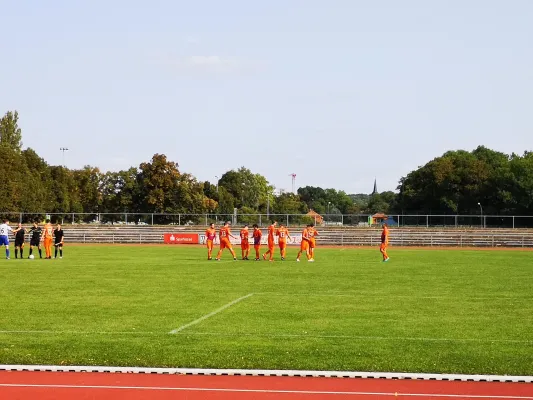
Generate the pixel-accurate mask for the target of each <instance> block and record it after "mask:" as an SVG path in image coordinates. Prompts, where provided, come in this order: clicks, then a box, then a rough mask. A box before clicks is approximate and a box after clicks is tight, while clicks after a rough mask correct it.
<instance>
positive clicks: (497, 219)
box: [3, 212, 533, 228]
mask: <svg viewBox="0 0 533 400" xmlns="http://www.w3.org/2000/svg"><path fill="white" fill-rule="evenodd" d="M3 214H4V216H6V217H8V218H9V220H10V221H11V222H16V221H18V222H22V223H30V222H33V221H36V220H37V221H43V220H44V219H46V218H49V219H51V220H52V222H54V223H57V222H59V223H63V224H97V225H102V224H104V225H178V226H190V225H196V226H207V225H209V224H211V223H215V224H220V223H222V222H223V221H231V222H232V223H233V224H245V223H246V224H249V225H252V224H258V225H259V226H265V225H267V224H268V223H269V222H270V220H272V219H275V220H277V221H278V222H279V223H283V224H286V225H287V226H303V225H306V224H308V223H314V224H315V225H317V226H360V227H367V226H371V225H378V224H379V223H380V222H381V221H379V222H378V221H371V217H372V216H371V215H367V214H358V215H342V214H328V215H322V216H309V215H300V214H239V213H234V214H138V213H24V212H22V213H21V212H9V213H3ZM373 222H374V223H373ZM386 222H387V223H388V224H389V225H391V226H398V227H427V228H430V227H449V228H454V227H455V228H462V227H472V228H533V216H512V215H483V216H481V215H390V216H389V217H388V219H387V221H386Z"/></svg>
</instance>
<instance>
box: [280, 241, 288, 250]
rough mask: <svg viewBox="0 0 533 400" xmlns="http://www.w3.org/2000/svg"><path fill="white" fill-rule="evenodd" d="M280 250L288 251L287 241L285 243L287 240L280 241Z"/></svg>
mask: <svg viewBox="0 0 533 400" xmlns="http://www.w3.org/2000/svg"><path fill="white" fill-rule="evenodd" d="M279 248H280V249H286V248H287V241H285V240H280V241H279Z"/></svg>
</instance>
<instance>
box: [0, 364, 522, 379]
mask: <svg viewBox="0 0 533 400" xmlns="http://www.w3.org/2000/svg"><path fill="white" fill-rule="evenodd" d="M0 371H34V372H42V371H48V372H89V373H130V374H159V375H162V374H168V375H219V376H220V375H232V376H286V377H291V376H292V377H322V378H359V379H365V378H372V379H388V380H393V379H411V380H432V381H473V382H507V383H510V382H522V383H533V376H512V375H462V374H427V373H426V374H423V373H407V372H357V371H309V370H260V369H205V368H143V367H102V366H68V365H0Z"/></svg>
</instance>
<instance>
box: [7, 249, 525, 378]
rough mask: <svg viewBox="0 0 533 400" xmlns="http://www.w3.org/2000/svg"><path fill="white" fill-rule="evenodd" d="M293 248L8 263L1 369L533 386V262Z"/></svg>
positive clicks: (69, 255) (503, 254)
mask: <svg viewBox="0 0 533 400" xmlns="http://www.w3.org/2000/svg"><path fill="white" fill-rule="evenodd" d="M296 251H297V250H296V249H289V254H288V257H289V260H290V261H285V262H280V261H276V262H274V263H269V262H264V261H261V262H254V261H236V262H235V261H233V260H231V258H230V257H228V256H229V254H227V253H226V254H225V255H224V256H225V259H223V260H222V261H220V262H215V261H207V260H206V254H205V251H204V249H203V248H200V247H185V246H184V247H180V246H174V247H172V246H167V247H165V246H146V247H141V246H71V247H66V248H65V255H66V257H65V258H64V259H62V260H39V259H36V260H15V259H11V260H9V261H7V260H0V271H1V278H0V304H1V309H2V311H1V314H0V363H2V364H55V365H59V364H63V365H110V366H152V367H198V368H261V369H306V370H349V371H390V372H433V373H468V374H474V373H483V374H513V375H533V317H532V316H533V291H532V289H533V269H532V263H531V254H532V253H531V252H520V251H479V250H478V251H476V250H472V251H468V250H456V251H447V250H404V249H402V250H400V249H394V248H391V251H390V256H391V261H390V262H389V263H387V264H384V263H381V262H380V260H381V258H380V254H379V252H378V251H377V249H374V250H369V249H340V248H339V249H322V248H320V247H319V248H318V249H317V255H316V262H315V263H307V262H301V263H296V262H295V261H294V258H295V256H296ZM278 258H279V257H278ZM171 332H174V333H171Z"/></svg>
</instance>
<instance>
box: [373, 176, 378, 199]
mask: <svg viewBox="0 0 533 400" xmlns="http://www.w3.org/2000/svg"><path fill="white" fill-rule="evenodd" d="M375 194H378V183H377V180H376V178H374V190H373V191H372V195H375Z"/></svg>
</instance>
